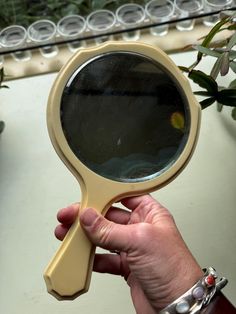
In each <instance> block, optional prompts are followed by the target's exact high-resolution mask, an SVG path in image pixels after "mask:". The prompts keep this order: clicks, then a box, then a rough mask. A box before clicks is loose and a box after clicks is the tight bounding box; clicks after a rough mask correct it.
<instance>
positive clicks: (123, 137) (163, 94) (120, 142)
mask: <svg viewBox="0 0 236 314" xmlns="http://www.w3.org/2000/svg"><path fill="white" fill-rule="evenodd" d="M200 111H201V110H200V106H199V104H198V103H197V101H196V99H195V97H194V95H193V93H192V91H191V87H190V85H189V83H188V80H187V79H186V78H185V77H184V76H183V75H182V73H181V72H180V70H179V69H178V68H177V66H175V64H174V63H173V62H172V61H171V60H170V59H169V57H168V56H167V55H166V54H165V53H164V52H162V51H161V50H159V49H157V48H154V47H152V46H148V45H145V44H140V43H122V42H115V43H112V42H111V43H107V44H105V45H102V46H100V47H95V48H92V49H84V50H81V51H80V52H78V53H77V54H75V55H74V56H73V57H72V59H71V60H70V61H69V62H68V63H67V64H66V65H65V66H64V67H63V68H62V70H61V71H60V73H59V75H58V77H57V79H56V81H55V83H54V85H53V87H52V90H51V93H50V96H49V101H48V109H47V122H48V130H49V134H50V138H51V141H52V144H53V146H54V148H55V150H56V152H57V153H58V155H59V157H60V158H61V159H62V161H63V162H64V163H65V165H66V166H67V167H68V168H69V169H70V171H71V172H72V173H73V175H74V176H75V177H76V178H77V179H78V181H79V184H80V187H81V193H82V202H81V211H82V210H83V209H84V208H87V207H93V208H95V209H97V210H98V211H99V212H101V213H102V214H103V215H104V214H105V213H106V211H107V210H108V209H109V207H110V206H111V204H112V203H114V202H115V201H118V200H119V199H121V198H124V197H127V196H134V195H140V194H144V193H146V192H151V191H154V190H156V189H158V188H160V187H162V186H164V185H165V184H167V183H168V182H170V181H171V180H172V179H173V178H175V177H176V175H177V174H178V173H179V172H180V171H181V170H182V169H183V168H184V166H185V165H186V163H187V162H188V160H189V159H190V157H191V155H192V153H193V150H194V147H195V144H196V140H197V135H198V130H199V122H200ZM94 252H95V248H94V246H93V245H92V244H91V243H90V241H89V240H88V239H87V237H86V236H85V234H84V232H83V230H82V228H81V226H80V223H79V218H78V219H77V221H76V222H75V223H74V224H73V226H72V227H71V228H70V230H69V232H68V234H67V236H66V237H65V239H64V241H63V242H62V245H61V247H60V248H59V250H58V251H57V253H56V255H55V256H54V258H53V259H52V261H51V262H50V264H49V266H48V267H47V269H46V271H45V274H44V278H45V280H46V284H47V288H48V291H49V293H51V294H52V295H54V296H55V297H56V298H58V299H74V298H75V297H77V296H78V295H80V294H82V293H84V292H86V291H87V290H88V288H89V283H90V278H91V273H92V265H93V258H94Z"/></svg>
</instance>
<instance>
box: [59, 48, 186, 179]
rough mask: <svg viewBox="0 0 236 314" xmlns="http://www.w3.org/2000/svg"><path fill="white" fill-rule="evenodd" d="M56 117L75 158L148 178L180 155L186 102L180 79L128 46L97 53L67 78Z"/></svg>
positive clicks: (120, 174)
mask: <svg viewBox="0 0 236 314" xmlns="http://www.w3.org/2000/svg"><path fill="white" fill-rule="evenodd" d="M61 123H62V128H63V131H64V134H65V137H66V139H67V142H68V144H69V146H70V148H71V149H72V151H73V152H74V154H75V155H76V156H77V158H78V159H79V160H80V161H81V162H82V163H83V164H85V165H86V166H87V167H88V168H89V169H91V170H92V171H94V172H95V173H97V174H99V175H101V176H103V177H106V178H109V179H112V180H116V181H122V182H138V181H145V180H150V179H152V178H153V177H156V176H158V175H160V174H161V173H162V172H163V171H165V170H166V169H168V168H169V167H171V165H172V164H173V163H174V162H175V161H176V159H177V158H178V157H179V156H180V154H181V152H182V150H183V148H184V146H185V144H186V141H187V139H188V134H189V127H190V117H189V111H188V104H187V102H186V98H185V96H184V94H183V92H182V89H181V87H180V86H179V83H178V82H177V81H175V80H174V78H173V76H172V75H171V74H170V73H168V71H167V70H166V69H164V68H163V66H161V65H160V64H158V63H157V62H156V61H154V60H151V59H149V58H147V57H145V56H143V55H139V54H135V53H131V52H114V53H107V54H105V55H101V56H98V57H96V58H94V59H92V60H90V62H88V63H87V64H84V65H83V66H81V67H80V68H79V69H77V71H75V73H74V74H73V75H72V77H71V78H70V80H69V81H68V83H67V85H66V87H65V89H64V91H63V95H62V99H61Z"/></svg>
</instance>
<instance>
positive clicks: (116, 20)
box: [0, 0, 235, 62]
mask: <svg viewBox="0 0 236 314" xmlns="http://www.w3.org/2000/svg"><path fill="white" fill-rule="evenodd" d="M234 4H235V2H234V0H191V1H186V0H174V1H171V0H151V1H149V2H148V3H147V4H146V5H145V6H141V5H138V4H135V3H127V4H124V5H122V6H120V7H119V8H118V9H117V10H116V11H115V12H112V11H109V10H97V11H94V12H92V13H91V14H89V15H88V16H87V17H86V18H84V17H82V16H80V15H68V16H65V17H63V18H62V19H61V20H59V22H58V23H57V25H56V24H55V23H53V22H52V21H50V20H38V21H36V22H34V23H33V24H31V25H30V26H29V27H28V29H26V28H24V27H23V26H20V25H12V26H8V27H6V28H5V29H3V30H2V31H1V32H0V53H1V51H4V50H5V51H6V50H17V49H22V48H25V47H28V46H29V47H30V46H32V45H39V46H40V45H44V46H42V47H41V48H40V52H41V53H42V55H43V56H44V57H53V56H55V55H56V54H57V52H58V47H57V46H56V45H52V43H54V42H56V41H57V40H58V38H59V39H61V40H72V41H71V42H69V43H68V47H69V49H70V50H71V51H75V50H77V49H79V48H80V47H81V46H84V45H85V42H84V41H83V38H84V37H86V36H88V35H89V34H90V35H91V34H92V35H94V36H95V37H94V39H95V41H96V42H97V43H100V42H103V41H106V40H108V39H111V36H112V35H110V36H107V35H106V33H112V32H113V31H115V30H117V29H120V28H121V29H124V30H129V29H132V30H130V31H127V32H125V31H124V32H123V33H122V37H123V39H124V40H138V39H139V37H140V30H139V29H138V28H139V27H141V26H142V25H144V24H147V25H148V24H150V25H151V24H159V23H165V22H168V21H171V20H176V24H175V25H176V28H177V29H178V30H180V31H185V30H192V29H193V27H194V19H191V16H198V15H200V14H202V13H208V12H216V11H220V10H224V9H227V8H232V7H233V6H234ZM184 18H186V19H184ZM178 19H183V20H179V21H178ZM218 19H219V14H213V15H209V16H205V17H204V18H203V23H204V24H205V25H207V26H212V25H214V24H215V23H216V22H217V21H218ZM135 28H136V29H135ZM168 28H169V25H168V23H167V24H161V25H155V26H150V32H151V34H152V35H154V36H164V35H166V34H167V32H168ZM96 36H97V37H96ZM76 39H78V40H76ZM50 44H51V45H50ZM13 56H14V58H15V59H16V60H29V59H30V58H31V53H30V51H29V50H23V51H15V52H14V53H13ZM2 61H3V56H2ZM0 62H1V59H0Z"/></svg>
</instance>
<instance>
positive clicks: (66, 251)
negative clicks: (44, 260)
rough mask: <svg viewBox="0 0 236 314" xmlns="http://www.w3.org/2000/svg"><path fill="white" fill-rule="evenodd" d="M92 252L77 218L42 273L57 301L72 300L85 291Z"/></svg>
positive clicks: (89, 272) (88, 278) (92, 248)
mask: <svg viewBox="0 0 236 314" xmlns="http://www.w3.org/2000/svg"><path fill="white" fill-rule="evenodd" d="M94 253H95V247H94V246H93V245H92V243H91V242H90V241H89V240H88V238H87V236H86V235H85V233H84V231H83V229H82V228H81V226H80V223H79V219H77V221H76V222H75V223H74V225H73V226H72V227H71V228H70V230H69V232H68V234H67V236H66V238H65V239H64V241H63V243H62V245H61V247H60V248H59V250H58V251H57V253H56V255H55V256H54V258H53V259H52V261H51V262H50V263H49V265H48V267H47V269H46V271H45V273H44V279H45V281H46V285H47V289H48V292H49V293H50V294H52V295H53V296H55V297H56V298H57V299H59V300H67V299H68V300H70V299H71V300H72V299H75V298H76V297H77V296H79V295H80V294H83V293H85V292H87V290H88V288H89V284H90V279H91V274H92V267H93V259H94Z"/></svg>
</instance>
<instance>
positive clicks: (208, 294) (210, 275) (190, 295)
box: [159, 267, 228, 314]
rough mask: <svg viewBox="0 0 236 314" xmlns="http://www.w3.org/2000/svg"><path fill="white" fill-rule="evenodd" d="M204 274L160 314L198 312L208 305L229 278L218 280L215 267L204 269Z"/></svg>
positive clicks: (191, 313) (195, 313)
mask: <svg viewBox="0 0 236 314" xmlns="http://www.w3.org/2000/svg"><path fill="white" fill-rule="evenodd" d="M203 271H204V276H203V277H202V278H201V279H200V280H199V281H198V282H197V283H196V284H195V285H194V286H193V287H192V288H190V289H189V290H188V291H187V292H186V293H184V294H183V295H182V296H181V297H179V298H178V299H177V300H175V301H174V302H173V303H171V304H169V305H168V306H167V307H165V308H164V309H163V310H161V311H160V312H159V314H197V313H200V312H201V310H202V309H203V308H204V307H206V306H207V305H208V304H209V303H210V302H211V300H212V299H213V297H214V296H215V294H216V293H217V292H218V291H220V290H221V289H223V288H224V287H225V286H226V284H227V283H228V280H227V279H226V278H224V277H223V278H221V279H220V280H218V281H216V279H217V274H216V271H215V269H214V268H213V267H209V268H207V269H206V268H205V269H203Z"/></svg>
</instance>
